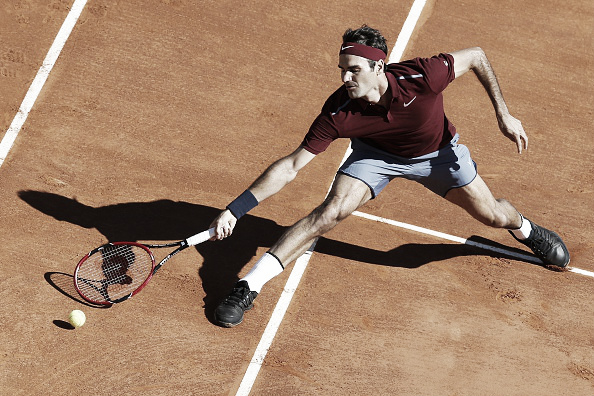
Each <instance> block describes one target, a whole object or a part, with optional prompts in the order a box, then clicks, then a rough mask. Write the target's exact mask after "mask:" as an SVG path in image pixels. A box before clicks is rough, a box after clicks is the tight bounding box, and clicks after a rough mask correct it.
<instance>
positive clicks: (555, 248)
mask: <svg viewBox="0 0 594 396" xmlns="http://www.w3.org/2000/svg"><path fill="white" fill-rule="evenodd" d="M530 224H531V226H532V230H531V231H530V236H529V237H528V238H527V239H524V240H522V239H519V238H517V237H516V236H515V235H514V234H513V232H511V231H510V232H509V233H510V234H511V235H512V236H513V237H514V238H515V239H516V240H517V241H518V242H520V243H523V244H524V245H526V246H528V247H529V248H530V249H531V250H532V251H533V252H534V254H535V255H536V257H538V258H539V259H541V260H542V261H543V263H545V264H548V265H556V266H557V267H561V268H564V267H567V265H568V264H569V250H567V246H565V244H564V243H563V241H562V240H561V237H559V235H557V234H556V233H555V232H553V231H550V230H547V229H546V228H544V227H541V226H539V225H537V224H535V223H533V222H532V221H530Z"/></svg>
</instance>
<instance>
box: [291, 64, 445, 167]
mask: <svg viewBox="0 0 594 396" xmlns="http://www.w3.org/2000/svg"><path fill="white" fill-rule="evenodd" d="M386 77H387V79H388V85H389V87H388V90H389V93H391V96H392V100H391V102H390V106H389V107H390V108H389V109H385V108H384V107H382V106H379V105H372V104H370V103H369V102H366V101H364V100H362V99H354V100H353V99H350V98H349V95H348V93H347V90H346V88H345V86H344V85H343V86H341V87H340V88H339V89H338V90H337V91H336V92H334V93H333V94H332V95H331V96H330V97H329V98H328V100H327V101H326V103H325V104H324V106H323V107H322V111H321V113H320V115H319V116H318V117H317V118H316V119H315V120H314V122H313V124H312V125H311V127H310V129H309V132H308V133H307V135H305V138H304V139H303V142H302V144H301V145H302V147H304V148H305V149H306V150H307V151H309V152H311V153H313V154H316V155H317V154H319V153H321V152H323V151H324V150H326V148H327V147H328V146H329V145H330V143H332V141H334V140H335V139H338V138H357V139H360V140H361V141H362V142H364V143H367V144H369V145H371V146H373V147H376V148H379V149H381V150H384V151H387V152H389V153H392V154H395V155H398V156H401V157H406V158H413V157H418V156H421V155H424V154H427V153H430V152H433V151H435V150H437V149H439V148H441V147H443V146H444V145H446V144H447V143H448V142H449V141H450V140H451V139H452V138H453V137H454V135H455V134H456V128H455V127H454V125H453V124H452V123H451V122H449V121H448V119H447V118H446V116H445V113H444V109H443V95H442V91H443V90H444V89H445V88H446V87H447V86H448V84H449V83H450V82H452V81H453V80H454V78H455V74H454V58H453V57H452V56H451V55H450V54H440V55H437V56H434V57H431V58H415V59H412V60H408V61H404V62H400V63H392V64H389V65H388V68H387V70H386Z"/></svg>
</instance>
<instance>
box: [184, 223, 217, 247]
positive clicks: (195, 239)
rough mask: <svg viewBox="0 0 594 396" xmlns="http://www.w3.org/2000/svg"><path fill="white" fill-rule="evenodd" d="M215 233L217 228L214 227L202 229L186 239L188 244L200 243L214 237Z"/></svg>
mask: <svg viewBox="0 0 594 396" xmlns="http://www.w3.org/2000/svg"><path fill="white" fill-rule="evenodd" d="M214 234H215V229H214V227H213V228H210V229H208V230H206V231H202V232H200V233H198V234H196V235H194V236H191V237H189V238H188V239H186V242H187V244H188V246H194V245H198V244H199V243H202V242H206V241H208V240H209V239H210V238H212V237H213V236H214Z"/></svg>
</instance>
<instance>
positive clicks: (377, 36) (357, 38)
mask: <svg viewBox="0 0 594 396" xmlns="http://www.w3.org/2000/svg"><path fill="white" fill-rule="evenodd" d="M342 43H343V44H344V43H357V44H363V45H367V46H369V47H373V48H378V49H380V50H382V51H383V52H384V54H386V56H388V46H387V45H386V39H385V38H384V36H382V34H381V33H380V31H379V30H377V29H374V28H372V27H369V26H367V25H363V26H361V27H360V28H358V29H354V30H353V29H350V28H349V29H347V30H346V31H345V32H344V34H343V35H342ZM369 67H371V68H374V67H375V61H372V60H370V61H369Z"/></svg>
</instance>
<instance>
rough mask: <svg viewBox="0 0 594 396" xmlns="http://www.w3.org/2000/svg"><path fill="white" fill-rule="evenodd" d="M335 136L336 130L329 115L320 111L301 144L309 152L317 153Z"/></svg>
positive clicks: (336, 135)
mask: <svg viewBox="0 0 594 396" xmlns="http://www.w3.org/2000/svg"><path fill="white" fill-rule="evenodd" d="M337 138H338V132H337V130H336V128H335V127H334V125H333V123H332V120H331V118H330V115H329V114H327V113H325V112H322V113H321V114H320V115H319V116H317V117H316V119H315V120H314V122H313V123H312V124H311V126H310V127H309V131H308V132H307V134H306V135H305V138H303V142H302V143H301V146H302V147H303V148H305V149H306V150H307V151H309V152H310V153H312V154H315V155H318V154H320V153H321V152H323V151H325V150H326V149H327V148H328V146H329V145H330V143H332V142H333V141H334V140H336V139H337Z"/></svg>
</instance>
